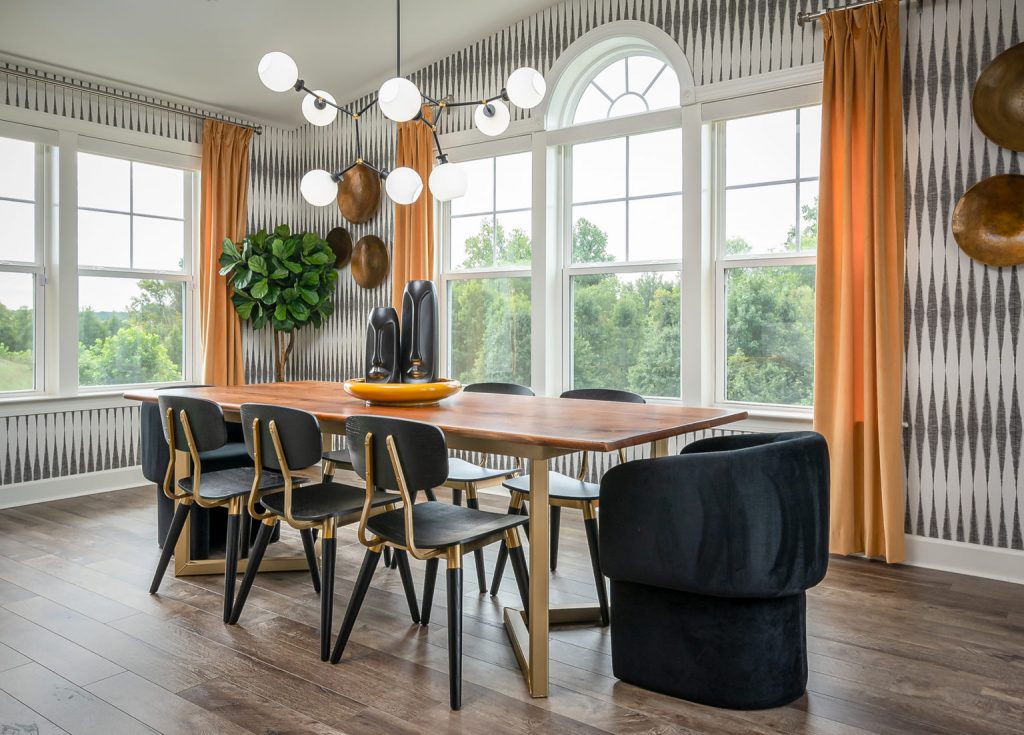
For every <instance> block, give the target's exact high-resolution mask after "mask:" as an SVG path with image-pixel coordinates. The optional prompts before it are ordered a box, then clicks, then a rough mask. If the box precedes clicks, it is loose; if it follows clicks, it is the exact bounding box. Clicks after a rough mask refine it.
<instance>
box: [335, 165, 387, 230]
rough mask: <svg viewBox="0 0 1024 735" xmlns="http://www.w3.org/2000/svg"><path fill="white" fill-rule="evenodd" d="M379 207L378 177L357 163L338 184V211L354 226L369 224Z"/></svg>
mask: <svg viewBox="0 0 1024 735" xmlns="http://www.w3.org/2000/svg"><path fill="white" fill-rule="evenodd" d="M378 206H380V176H379V175H378V174H377V172H376V171H374V170H372V169H370V168H368V167H366V166H364V165H363V164H361V163H357V164H356V165H355V167H354V168H353V169H351V170H350V171H349V172H348V173H346V174H345V176H344V178H342V180H341V183H339V184H338V209H340V210H341V214H342V216H344V217H345V219H347V220H348V221H349V222H351V223H352V224H354V225H361V224H362V223H364V222H369V221H370V220H371V219H372V218H373V215H375V214H376V213H377V207H378Z"/></svg>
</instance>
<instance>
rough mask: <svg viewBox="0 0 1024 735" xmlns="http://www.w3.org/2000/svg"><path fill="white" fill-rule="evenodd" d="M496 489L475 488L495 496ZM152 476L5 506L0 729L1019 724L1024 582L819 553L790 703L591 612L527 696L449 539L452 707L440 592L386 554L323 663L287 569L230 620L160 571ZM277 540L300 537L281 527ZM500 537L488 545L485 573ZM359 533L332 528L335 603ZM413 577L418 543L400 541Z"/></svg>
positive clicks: (310, 606) (948, 728) (489, 502)
mask: <svg viewBox="0 0 1024 735" xmlns="http://www.w3.org/2000/svg"><path fill="white" fill-rule="evenodd" d="M505 502H506V501H505V500H504V499H502V498H501V497H497V496H485V497H484V499H483V504H484V505H485V506H486V507H490V508H492V509H494V510H503V509H504V507H505ZM563 515H564V518H563V521H562V544H561V549H560V553H559V569H558V572H557V573H556V574H555V575H554V577H553V579H552V592H551V597H552V602H574V601H581V600H592V599H593V594H594V593H593V580H592V577H591V573H590V569H589V561H588V557H587V553H586V540H585V537H584V534H583V527H582V521H581V519H580V518H579V517H578V514H575V515H574V514H573V513H571V512H569V511H566V512H565V513H564V514H563ZM154 527H155V508H154V491H153V489H152V488H150V487H147V488H142V489H138V490H130V491H120V492H116V493H107V494H104V495H94V496H91V497H86V498H75V499H70V500H63V501H57V502H52V503H46V504H40V505H35V506H27V507H22V508H17V509H10V510H5V511H0V733H3V734H4V735H9V734H13V733H62V732H67V733H89V734H92V733H103V734H108V733H122V732H124V733H134V732H153V731H157V732H161V733H216V734H220V733H300V732H301V733H305V732H309V733H350V734H353V735H355V734H357V733H367V734H372V735H380V734H381V733H436V732H466V733H486V734H487V735H501V734H504V733H523V734H525V733H545V732H552V733H555V732H557V733H596V732H613V733H759V734H765V733H821V734H823V735H826V734H827V735H840V734H847V733H867V732H872V733H875V732H877V733H972V734H973V733H1012V732H1024V587H1020V586H1016V585H1011V584H1005V583H1000V582H992V581H986V580H979V579H974V578H970V577H962V576H957V575H953V574H946V573H942V572H933V571H929V570H923V569H913V568H909V567H886V566H884V565H882V564H877V563H871V562H867V561H860V560H849V559H838V558H834V559H833V560H832V563H831V568H830V571H829V574H828V577H827V578H826V579H825V581H824V582H823V583H822V584H821V585H819V586H818V587H817V588H815V589H814V590H812V591H811V592H810V593H809V595H808V616H809V619H808V635H809V648H810V661H809V663H810V670H811V673H810V682H809V684H808V691H807V693H806V695H805V696H804V697H802V698H801V699H800V700H798V701H797V702H795V703H794V704H792V705H791V706H789V707H785V708H781V709H777V710H769V711H761V712H729V711H724V710H715V709H712V708H708V707H701V706H698V705H693V704H689V703H687V702H683V701H679V700H675V699H672V698H669V697H665V696H661V695H657V694H652V693H649V692H645V691H643V690H640V689H637V688H635V687H632V686H629V685H627V684H623V683H621V682H618V681H616V680H615V678H614V677H613V676H612V669H611V658H610V639H609V634H608V631H607V630H601V629H598V628H576V629H559V630H556V631H554V632H553V633H552V637H551V659H552V660H551V678H552V686H551V697H550V698H549V699H542V700H534V699H531V698H530V697H529V696H528V694H527V692H526V689H525V686H524V684H523V681H522V679H521V678H520V675H519V669H518V666H517V665H516V660H515V657H514V655H513V653H512V650H511V648H510V646H509V643H508V639H507V638H506V635H505V631H504V628H503V627H502V624H501V608H502V605H503V604H513V605H515V604H518V599H517V596H516V592H515V583H514V581H513V579H512V577H511V570H510V569H509V570H508V571H507V574H508V577H507V579H506V580H505V582H504V585H503V587H502V590H501V593H500V596H499V598H498V599H493V598H491V597H489V596H487V595H478V594H477V593H476V584H475V571H474V566H473V561H472V559H471V558H467V560H466V577H465V579H466V581H465V589H466V596H465V601H464V605H465V623H464V627H465V632H464V636H465V637H464V651H465V664H464V667H465V693H464V708H463V710H462V711H461V712H456V713H453V712H451V711H450V710H449V708H448V704H447V701H448V680H447V654H446V647H445V645H446V644H445V642H446V631H445V626H444V623H445V609H444V605H445V592H444V583H443V579H444V577H443V575H441V576H440V577H439V580H438V587H437V592H436V599H435V601H434V613H433V616H432V621H431V624H430V626H429V627H428V628H425V629H423V628H419V627H416V626H412V625H410V622H409V618H408V613H407V609H406V604H405V599H404V597H403V595H402V587H401V582H400V579H399V577H398V574H397V572H389V571H381V572H378V575H377V577H376V579H375V581H374V585H373V588H372V589H371V591H370V593H369V594H368V595H367V600H366V604H365V606H364V608H363V612H362V614H361V617H360V620H359V623H358V626H357V628H356V630H355V632H354V634H353V637H352V641H351V643H350V644H349V647H348V650H347V651H346V655H345V659H344V660H343V661H342V663H341V664H340V665H338V666H331V665H329V664H324V663H321V662H320V661H319V658H318V655H317V631H316V625H317V621H318V619H319V605H318V601H317V597H316V596H315V594H314V592H313V590H312V587H311V586H310V583H309V578H308V576H307V575H306V574H304V573H281V574H263V575H260V577H259V578H258V582H257V585H258V586H257V587H254V589H253V593H252V595H251V597H250V598H249V602H248V604H247V607H246V609H245V612H244V613H243V617H242V620H241V623H240V624H239V625H238V626H233V627H232V626H226V625H224V624H223V623H222V622H221V620H220V612H221V597H220V592H219V590H220V587H221V579H220V578H218V577H188V578H183V579H175V578H174V577H173V576H171V575H170V574H168V576H167V578H166V579H165V581H164V584H163V587H162V589H161V592H160V594H159V595H158V596H150V595H149V594H148V593H147V588H148V584H149V579H150V575H151V574H152V570H153V567H154V564H155V562H156V558H157V554H158V550H157V547H156V544H155V542H154V533H155V532H154ZM284 537H285V538H284V540H283V541H282V543H281V544H279V545H278V546H277V549H276V550H275V552H274V553H282V552H286V553H298V552H299V550H300V548H301V547H300V546H299V543H298V536H297V534H295V533H294V532H292V531H285V533H284ZM494 555H495V549H494V548H492V549H490V550H488V552H487V567H488V573H489V572H490V570H491V569H492V567H493V563H494ZM361 557H362V548H361V547H360V546H359V544H358V542H357V541H356V538H355V534H354V532H353V531H352V530H351V529H344V530H343V531H342V533H341V536H340V538H339V558H338V579H337V597H336V601H335V610H336V613H335V625H336V626H337V624H338V623H340V619H341V616H342V615H343V613H344V609H345V605H346V603H347V600H348V597H349V593H350V592H351V589H352V585H353V583H354V581H355V577H356V573H357V570H358V565H359V561H360V559H361ZM413 569H414V574H415V575H416V583H417V586H418V588H422V575H423V565H422V564H421V563H416V562H414V563H413Z"/></svg>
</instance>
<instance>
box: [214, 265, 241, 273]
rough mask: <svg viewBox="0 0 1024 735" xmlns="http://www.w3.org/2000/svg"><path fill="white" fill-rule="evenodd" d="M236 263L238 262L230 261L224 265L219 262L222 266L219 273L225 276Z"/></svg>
mask: <svg viewBox="0 0 1024 735" xmlns="http://www.w3.org/2000/svg"><path fill="white" fill-rule="evenodd" d="M236 265H238V264H237V263H231V264H230V265H224V263H221V266H222V267H221V269H220V270H219V271H218V273H220V274H221V275H222V276H226V275H227V274H228V273H230V272H231V271H233V270H234V269H235V266H236Z"/></svg>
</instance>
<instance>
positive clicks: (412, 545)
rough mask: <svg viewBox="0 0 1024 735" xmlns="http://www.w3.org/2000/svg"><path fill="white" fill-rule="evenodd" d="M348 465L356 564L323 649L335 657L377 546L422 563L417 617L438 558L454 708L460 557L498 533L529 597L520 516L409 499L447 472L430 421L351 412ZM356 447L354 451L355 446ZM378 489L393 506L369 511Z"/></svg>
mask: <svg viewBox="0 0 1024 735" xmlns="http://www.w3.org/2000/svg"><path fill="white" fill-rule="evenodd" d="M345 429H346V434H347V437H348V442H349V447H350V449H351V455H352V464H353V465H354V467H355V471H356V473H357V474H358V475H359V476H360V477H362V478H364V479H365V480H366V490H365V500H364V503H363V512H362V517H361V518H360V520H359V541H360V542H361V543H362V544H363V545H364V546H366V547H367V548H366V554H365V555H364V557H363V564H362V568H361V569H360V570H359V577H358V578H357V580H356V584H355V589H354V590H353V591H352V597H351V599H350V600H349V604H348V610H346V611H345V618H344V620H343V622H342V624H341V630H340V631H339V633H338V639H337V642H336V643H335V645H334V650H333V651H332V652H331V663H338V661H340V660H341V656H342V654H343V653H344V651H345V646H346V644H347V643H348V639H349V636H350V635H351V634H352V628H353V627H354V625H355V622H356V618H357V616H358V615H359V608H360V606H361V605H362V603H363V598H364V597H365V596H366V591H367V589H368V588H369V586H370V581H371V580H372V579H373V573H374V571H375V570H376V568H377V562H378V561H379V559H380V557H381V551H382V550H383V549H384V548H385V547H391V548H392V549H394V550H395V553H396V554H399V553H400V554H405V553H409V554H411V555H412V556H413V557H414V558H416V559H422V560H425V561H426V562H427V569H426V577H425V581H424V589H423V614H422V615H421V616H420V623H421V624H423V625H426V624H427V623H428V622H429V621H430V607H431V601H432V600H433V596H434V581H435V579H436V577H437V566H438V563H439V561H440V559H442V558H444V559H445V561H446V563H447V565H448V571H447V574H446V576H447V587H448V680H449V702H450V704H451V708H452V709H456V710H457V709H460V708H461V707H462V558H463V556H464V555H465V554H466V553H468V552H470V551H474V550H476V549H478V548H482V547H484V546H487V545H489V544H492V543H495V542H497V541H499V540H502V539H504V540H505V543H506V545H507V546H508V548H509V549H510V556H511V558H512V568H513V569H514V570H515V574H516V582H517V584H518V586H519V591H520V594H521V595H522V598H523V603H524V605H528V604H529V593H528V589H529V583H528V579H527V569H526V556H525V554H524V553H523V548H522V545H521V544H520V539H519V533H518V529H519V527H520V526H522V525H523V524H524V523H525V522H526V519H525V518H523V517H522V516H511V515H506V514H501V513H488V512H486V511H482V510H475V509H473V508H466V507H463V506H459V505H449V504H447V503H440V502H436V501H430V500H428V501H426V502H424V503H418V504H417V503H415V494H416V490H422V489H424V488H428V487H437V486H439V485H441V484H443V483H444V482H445V480H447V479H448V448H447V446H446V445H445V441H444V434H443V433H442V432H441V430H440V429H438V428H437V427H436V426H431V425H430V424H424V423H420V422H418V421H408V420H404V419H392V418H385V417H382V416H353V417H351V418H349V419H348V421H346V423H345ZM360 448H362V451H359V449H360ZM378 489H385V490H397V491H398V493H399V494H400V496H401V506H402V507H401V508H397V509H395V510H392V511H387V512H384V513H380V514H378V515H371V510H372V509H373V506H372V504H373V498H374V497H375V495H376V493H377V492H379V490H378Z"/></svg>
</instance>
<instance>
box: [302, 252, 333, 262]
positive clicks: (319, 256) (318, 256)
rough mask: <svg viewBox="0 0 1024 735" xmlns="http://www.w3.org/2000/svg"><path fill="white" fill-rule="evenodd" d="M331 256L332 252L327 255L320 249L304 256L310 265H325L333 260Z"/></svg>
mask: <svg viewBox="0 0 1024 735" xmlns="http://www.w3.org/2000/svg"><path fill="white" fill-rule="evenodd" d="M333 258H334V256H333V254H332V255H328V254H327V253H325V252H322V251H320V252H316V253H310V254H309V255H307V256H306V258H305V259H306V260H307V261H308V262H309V263H310V264H311V265H327V264H328V263H330V262H331V261H332V260H333Z"/></svg>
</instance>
